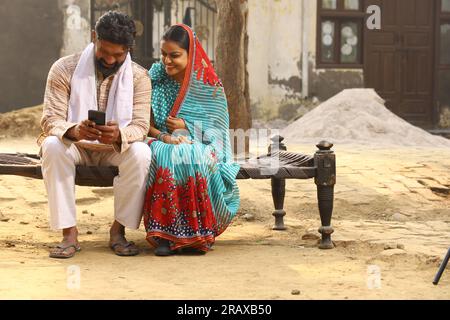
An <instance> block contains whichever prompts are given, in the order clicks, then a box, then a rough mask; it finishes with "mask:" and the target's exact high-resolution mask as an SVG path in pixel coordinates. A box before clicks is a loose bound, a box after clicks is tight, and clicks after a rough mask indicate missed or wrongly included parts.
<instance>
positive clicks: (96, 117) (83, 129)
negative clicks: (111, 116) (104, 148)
mask: <svg viewBox="0 0 450 320" xmlns="http://www.w3.org/2000/svg"><path fill="white" fill-rule="evenodd" d="M105 118H106V115H105V113H104V112H102V111H96V110H89V119H87V120H84V121H82V122H81V123H79V124H77V125H76V126H75V127H73V128H71V129H70V130H69V131H67V133H66V136H67V137H68V138H70V139H72V140H75V141H80V140H88V141H97V140H98V141H99V142H100V143H103V144H114V143H119V144H120V143H121V140H122V139H121V137H120V130H119V126H118V124H117V122H116V121H109V122H108V123H106V125H105Z"/></svg>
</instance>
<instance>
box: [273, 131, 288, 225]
mask: <svg viewBox="0 0 450 320" xmlns="http://www.w3.org/2000/svg"><path fill="white" fill-rule="evenodd" d="M270 140H272V144H271V145H270V146H269V155H271V154H272V152H276V151H286V150H287V148H286V146H285V145H284V143H282V141H283V140H284V138H283V137H281V136H278V135H277V136H274V137H273V138H271V139H270ZM271 180H272V181H271V184H272V199H273V204H274V206H275V211H274V212H273V213H272V215H273V216H274V217H275V225H274V226H273V228H272V229H273V230H278V231H283V230H286V227H285V226H284V216H285V215H286V211H284V209H283V207H284V195H285V193H286V179H278V178H272V179H271Z"/></svg>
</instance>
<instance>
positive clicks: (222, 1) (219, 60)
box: [215, 0, 252, 154]
mask: <svg viewBox="0 0 450 320" xmlns="http://www.w3.org/2000/svg"><path fill="white" fill-rule="evenodd" d="M217 9H218V31H217V38H218V44H217V47H216V63H215V65H216V70H217V73H218V75H219V77H220V78H221V80H222V83H223V86H224V88H225V92H226V94H227V100H228V109H229V112H230V129H243V130H244V131H247V130H248V129H250V128H251V126H252V121H251V112H250V94H249V83H248V78H249V77H248V71H247V61H248V34H247V20H248V2H247V0H219V1H217ZM236 141H237V140H236V139H234V141H233V140H232V144H233V146H234V152H235V153H237V150H238V149H237V147H239V146H237V143H236ZM241 148H242V146H241V147H239V149H241ZM248 149H249V139H248V137H246V139H245V153H246V154H248ZM241 150H242V149H241Z"/></svg>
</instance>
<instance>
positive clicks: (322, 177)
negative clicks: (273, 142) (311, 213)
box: [314, 141, 336, 249]
mask: <svg viewBox="0 0 450 320" xmlns="http://www.w3.org/2000/svg"><path fill="white" fill-rule="evenodd" d="M332 147H333V144H332V143H330V142H327V141H322V142H320V143H319V144H318V145H317V148H319V150H318V151H317V152H316V154H315V155H314V166H315V167H316V168H317V172H316V177H315V179H314V182H315V183H316V185H317V199H318V202H319V212H320V220H321V222H322V226H321V227H320V229H319V232H320V233H321V234H322V240H321V242H320V245H319V248H320V249H333V248H334V244H333V242H332V241H331V234H332V233H333V232H334V230H333V228H332V227H331V216H332V214H333V199H334V185H335V184H336V155H335V154H334V152H333V151H332V150H331V148H332Z"/></svg>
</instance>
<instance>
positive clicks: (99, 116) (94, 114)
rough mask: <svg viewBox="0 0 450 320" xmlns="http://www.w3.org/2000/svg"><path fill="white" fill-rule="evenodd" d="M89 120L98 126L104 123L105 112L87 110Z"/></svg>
mask: <svg viewBox="0 0 450 320" xmlns="http://www.w3.org/2000/svg"><path fill="white" fill-rule="evenodd" d="M88 116H89V121H92V122H95V124H96V125H98V126H104V125H106V114H105V113H104V112H103V111H97V110H89V112H88Z"/></svg>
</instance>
